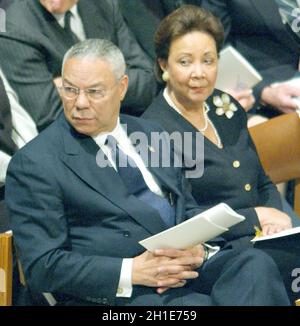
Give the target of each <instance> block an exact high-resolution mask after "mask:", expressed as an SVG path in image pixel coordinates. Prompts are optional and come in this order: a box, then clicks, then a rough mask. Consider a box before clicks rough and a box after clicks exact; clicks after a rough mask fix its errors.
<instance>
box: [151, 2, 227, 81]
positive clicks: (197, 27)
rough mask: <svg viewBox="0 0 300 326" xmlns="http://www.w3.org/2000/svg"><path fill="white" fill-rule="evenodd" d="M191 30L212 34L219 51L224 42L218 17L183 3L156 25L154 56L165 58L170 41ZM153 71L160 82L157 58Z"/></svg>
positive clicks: (166, 57) (160, 72) (160, 71)
mask: <svg viewBox="0 0 300 326" xmlns="http://www.w3.org/2000/svg"><path fill="white" fill-rule="evenodd" d="M192 31H199V32H204V33H207V34H209V35H210V36H212V37H213V39H214V40H215V42H216V47H217V52H218V53H219V52H220V50H221V48H222V46H223V42H224V29H223V25H222V24H221V22H220V21H219V19H218V18H217V17H215V16H214V15H213V14H212V13H210V12H209V11H207V10H205V9H203V8H200V7H198V6H193V5H184V6H182V7H180V8H178V9H177V10H175V11H173V12H172V13H171V14H170V15H168V16H166V17H165V18H164V19H163V20H162V21H161V23H160V25H159V26H158V28H157V30H156V33H155V37H154V43H155V53H156V58H157V59H164V60H167V59H168V56H169V51H170V47H171V44H172V42H173V41H174V40H175V39H177V38H179V37H181V36H184V35H186V34H188V33H190V32H192ZM155 73H156V77H157V79H158V80H159V81H160V82H162V79H161V75H162V70H161V68H160V66H159V64H158V61H157V60H156V63H155Z"/></svg>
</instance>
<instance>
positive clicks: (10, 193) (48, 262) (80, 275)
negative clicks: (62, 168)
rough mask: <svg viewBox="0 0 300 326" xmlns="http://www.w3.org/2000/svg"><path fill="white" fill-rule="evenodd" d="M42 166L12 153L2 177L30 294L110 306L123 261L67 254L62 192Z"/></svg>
mask: <svg viewBox="0 0 300 326" xmlns="http://www.w3.org/2000/svg"><path fill="white" fill-rule="evenodd" d="M49 156H50V155H49ZM45 159H46V162H47V160H48V161H52V160H51V158H50V157H49V158H45ZM45 165H47V166H43V167H41V165H39V164H36V163H35V162H34V161H33V160H32V159H30V158H29V157H28V156H27V155H23V154H21V155H20V153H17V155H16V156H15V157H14V159H13V161H12V163H11V165H10V166H9V172H8V175H7V186H6V201H7V205H8V207H9V212H10V216H11V225H12V229H13V232H14V234H15V240H16V245H17V247H19V248H22V251H21V252H22V253H23V255H21V257H20V259H21V262H22V266H23V268H24V272H25V276H26V281H27V283H28V285H29V287H30V288H31V290H33V291H34V292H39V293H40V292H52V293H54V294H55V292H59V293H62V294H65V295H70V296H72V297H76V298H82V299H83V300H87V301H92V302H97V303H101V300H102V301H103V298H105V300H106V302H105V303H108V304H111V303H113V302H114V298H115V295H116V293H117V286H118V282H119V276H120V270H121V263H122V259H121V258H112V257H102V256H96V255H85V254H83V253H81V252H78V251H74V250H72V248H71V247H70V242H69V240H68V233H69V232H70V230H69V229H68V222H67V220H66V216H65V209H66V208H65V207H64V206H65V203H64V198H63V194H62V190H61V189H60V187H59V185H58V184H57V180H55V178H54V177H53V176H54V175H55V171H53V169H54V168H53V166H54V165H51V164H47V163H46V164H45ZM44 169H46V170H47V173H45V170H44ZM42 170H43V171H42ZM53 189H55V191H53ZM31 234H34V237H33V236H30V235H31ZM49 275H51V278H50V277H49Z"/></svg>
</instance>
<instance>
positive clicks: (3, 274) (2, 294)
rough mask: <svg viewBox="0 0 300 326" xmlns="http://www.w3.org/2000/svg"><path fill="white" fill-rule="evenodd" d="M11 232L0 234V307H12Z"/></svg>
mask: <svg viewBox="0 0 300 326" xmlns="http://www.w3.org/2000/svg"><path fill="white" fill-rule="evenodd" d="M12 257H13V255H12V232H11V231H8V232H6V233H0V306H11V305H12V274H13V258H12Z"/></svg>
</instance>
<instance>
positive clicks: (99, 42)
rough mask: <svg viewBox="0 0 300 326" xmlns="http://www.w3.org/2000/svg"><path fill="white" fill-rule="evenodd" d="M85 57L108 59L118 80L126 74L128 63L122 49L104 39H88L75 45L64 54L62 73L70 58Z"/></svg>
mask: <svg viewBox="0 0 300 326" xmlns="http://www.w3.org/2000/svg"><path fill="white" fill-rule="evenodd" d="M85 57H91V58H98V59H102V60H105V61H107V62H108V63H109V64H110V66H111V69H112V71H113V73H114V75H115V77H116V79H117V80H120V79H121V78H122V77H123V75H124V74H125V69H126V64H125V59H124V56H123V54H122V52H121V50H120V49H119V48H118V47H117V46H116V45H115V44H113V43H112V42H110V41H108V40H104V39H88V40H85V41H82V42H79V43H77V44H75V45H73V46H72V47H71V48H70V49H69V50H68V51H67V53H66V54H65V56H64V59H63V64H62V73H63V70H64V66H65V63H66V61H67V60H68V59H71V58H85Z"/></svg>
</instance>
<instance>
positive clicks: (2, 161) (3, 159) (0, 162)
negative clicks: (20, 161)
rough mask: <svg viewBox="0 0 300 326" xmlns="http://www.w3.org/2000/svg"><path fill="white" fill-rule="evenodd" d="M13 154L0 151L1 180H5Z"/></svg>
mask: <svg viewBox="0 0 300 326" xmlns="http://www.w3.org/2000/svg"><path fill="white" fill-rule="evenodd" d="M10 159H11V156H9V155H7V154H6V153H4V152H2V151H0V182H5V177H6V171H7V167H8V164H9V161H10Z"/></svg>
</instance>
